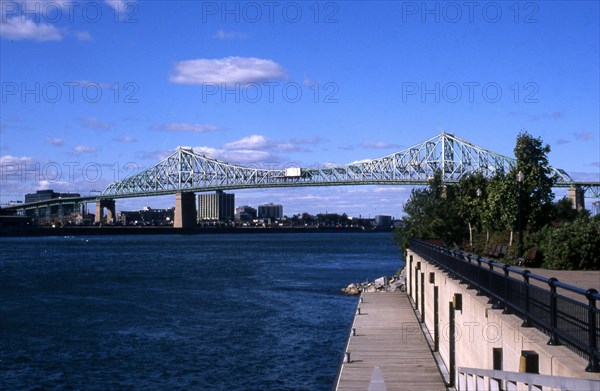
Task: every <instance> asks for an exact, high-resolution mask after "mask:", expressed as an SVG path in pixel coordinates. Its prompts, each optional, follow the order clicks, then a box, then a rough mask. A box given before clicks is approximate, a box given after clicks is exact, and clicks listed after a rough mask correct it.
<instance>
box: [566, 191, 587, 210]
mask: <svg viewBox="0 0 600 391" xmlns="http://www.w3.org/2000/svg"><path fill="white" fill-rule="evenodd" d="M584 193H585V191H584V190H583V189H582V188H581V187H579V186H576V187H570V188H569V193H568V194H569V199H570V200H571V204H572V205H573V209H577V210H582V209H585V196H584Z"/></svg>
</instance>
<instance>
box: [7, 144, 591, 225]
mask: <svg viewBox="0 0 600 391" xmlns="http://www.w3.org/2000/svg"><path fill="white" fill-rule="evenodd" d="M515 165H516V160H515V159H514V158H510V157H507V156H503V155H500V154H497V153H495V152H492V151H490V150H487V149H484V148H481V147H478V146H476V145H474V144H471V143H470V142H468V141H466V140H463V139H461V138H459V137H457V136H455V135H453V134H450V133H441V134H439V135H437V136H435V137H432V138H430V139H428V140H426V141H423V142H421V143H419V144H416V145H414V146H412V147H409V148H406V149H404V150H402V151H400V152H396V153H393V154H390V155H387V156H384V157H381V158H378V159H371V160H364V161H360V162H356V163H351V164H347V165H339V166H338V165H335V166H334V165H323V167H313V168H302V167H297V166H287V167H284V168H282V169H260V168H252V167H246V166H241V165H236V164H231V163H228V162H223V161H219V160H217V159H212V158H209V157H207V156H204V155H202V154H199V153H197V152H195V151H194V150H193V149H191V148H184V147H179V148H177V149H176V150H175V151H174V152H173V153H172V154H171V155H169V156H168V157H166V158H165V159H164V160H162V161H160V162H158V163H156V164H155V165H153V166H152V167H149V168H148V169H146V170H144V171H142V172H139V173H137V174H134V175H132V176H130V177H128V178H125V179H124V180H122V181H118V182H114V183H112V184H110V185H108V186H107V187H106V189H105V190H104V191H103V192H102V193H101V194H99V195H96V196H88V197H73V198H63V199H53V200H48V201H41V202H36V203H30V204H20V205H14V206H10V207H8V208H14V209H21V210H28V209H36V208H40V207H52V206H54V207H57V206H60V205H63V204H66V203H78V202H79V203H86V202H91V201H95V202H96V220H97V221H101V220H102V219H103V213H104V212H103V211H104V209H105V208H106V209H108V217H109V219H110V218H111V217H114V215H115V199H118V198H129V197H147V196H158V195H169V194H176V205H175V226H178V227H185V226H188V225H189V224H192V223H193V222H192V219H190V218H189V217H188V218H186V216H188V215H189V213H186V210H188V209H191V208H195V200H194V198H195V197H194V193H197V192H207V191H213V190H234V189H253V188H261V189H262V188H274V187H306V186H342V185H426V184H427V183H428V181H429V179H430V178H431V177H432V176H433V175H434V174H435V173H436V172H440V173H441V175H442V178H443V181H444V182H446V183H456V182H458V181H459V180H460V179H461V178H462V177H464V176H468V175H471V174H474V173H482V174H483V175H485V176H487V177H491V176H494V175H495V174H496V173H500V172H509V171H510V170H511V169H512V168H514V167H515ZM551 175H552V176H553V178H554V181H555V182H554V186H555V187H567V188H569V197H570V198H571V199H572V200H573V201H574V205H575V206H576V207H582V206H583V199H584V194H586V193H588V194H589V195H590V196H592V197H599V196H600V194H599V193H600V182H576V181H574V180H573V179H572V178H571V177H570V176H569V174H567V173H566V172H565V171H564V170H561V169H557V168H552V173H551Z"/></svg>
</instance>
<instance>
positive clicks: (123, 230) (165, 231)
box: [0, 226, 393, 237]
mask: <svg viewBox="0 0 600 391" xmlns="http://www.w3.org/2000/svg"><path fill="white" fill-rule="evenodd" d="M392 231H393V230H392V229H391V228H376V229H362V228H354V227H352V228H316V227H310V228H306V227H298V228H292V227H284V228H280V227H276V228H258V227H250V228H233V227H224V228H215V227H210V228H208V227H196V228H172V227H120V226H104V227H62V228H50V227H38V228H16V227H10V228H9V227H5V228H3V229H1V230H0V237H18V236H88V235H200V234H209V235H214V234H257V233H258V234H263V233H265V234H266V233H350V232H352V233H377V232H392Z"/></svg>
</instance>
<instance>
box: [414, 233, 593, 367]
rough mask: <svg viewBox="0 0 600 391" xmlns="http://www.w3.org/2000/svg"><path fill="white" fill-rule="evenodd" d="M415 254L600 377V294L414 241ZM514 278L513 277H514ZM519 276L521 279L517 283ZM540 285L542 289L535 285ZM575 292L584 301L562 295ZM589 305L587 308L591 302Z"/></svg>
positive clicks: (527, 271)
mask: <svg viewBox="0 0 600 391" xmlns="http://www.w3.org/2000/svg"><path fill="white" fill-rule="evenodd" d="M409 249H410V250H412V251H414V252H415V253H416V254H418V255H419V256H421V257H422V258H424V259H425V260H427V261H428V262H431V263H433V264H435V265H436V266H439V267H440V268H442V269H443V270H445V271H446V272H447V273H448V274H449V275H450V277H452V278H457V279H460V280H462V281H463V282H465V283H466V284H468V285H469V287H470V288H472V289H476V290H477V293H478V294H482V295H486V296H487V297H489V298H490V303H491V304H492V305H493V308H503V309H504V310H505V311H506V312H507V313H513V314H515V315H517V316H519V317H520V318H522V319H523V326H524V327H531V326H533V327H536V328H538V329H539V330H541V331H543V332H544V333H546V334H547V335H549V337H550V338H549V341H548V344H549V345H561V344H564V345H566V346H567V347H569V348H570V349H572V350H573V351H575V352H577V353H579V354H580V355H582V356H584V357H587V358H588V360H589V364H588V366H587V368H586V369H585V370H586V371H587V372H600V351H599V347H600V310H599V309H598V308H597V305H596V304H597V302H598V301H599V300H600V294H599V293H598V291H597V290H595V289H588V290H584V289H581V288H578V287H575V286H572V285H568V284H565V283H562V282H560V281H558V280H557V279H556V278H546V277H542V276H538V275H536V274H533V273H531V272H530V271H529V270H521V269H518V268H514V267H511V266H508V265H505V264H503V263H499V262H494V261H491V260H488V259H485V258H481V257H477V256H475V255H472V254H468V253H465V252H463V251H460V250H451V249H449V248H446V247H440V246H436V245H433V244H430V243H427V242H424V241H420V240H416V239H412V240H411V241H410V243H409ZM511 274H512V276H511ZM513 276H518V277H517V278H514V277H513ZM531 280H536V281H540V282H542V283H544V284H547V285H548V288H542V287H539V286H536V285H533V284H532V283H531ZM557 289H561V290H564V291H568V292H572V293H574V294H575V295H576V297H577V296H579V297H581V300H582V301H579V300H575V299H572V298H570V297H567V296H564V295H562V294H560V293H558V292H557ZM586 302H587V303H586Z"/></svg>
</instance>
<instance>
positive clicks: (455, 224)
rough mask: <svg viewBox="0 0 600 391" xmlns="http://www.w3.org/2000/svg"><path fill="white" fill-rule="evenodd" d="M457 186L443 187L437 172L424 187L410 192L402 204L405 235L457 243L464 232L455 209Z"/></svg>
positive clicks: (444, 185)
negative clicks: (405, 228)
mask: <svg viewBox="0 0 600 391" xmlns="http://www.w3.org/2000/svg"><path fill="white" fill-rule="evenodd" d="M456 193H457V186H455V185H450V184H444V183H443V181H442V175H441V173H440V172H437V173H436V174H435V175H434V176H433V178H432V179H431V180H430V181H429V186H428V187H426V188H418V189H413V190H412V192H411V195H410V198H409V199H408V201H407V202H406V203H405V204H404V213H405V214H406V216H405V217H404V221H405V222H406V223H407V230H408V232H407V235H408V236H409V237H419V238H422V239H431V238H435V239H443V240H444V241H446V242H449V243H452V242H460V241H462V238H463V235H464V233H465V232H466V227H465V226H464V224H462V220H461V217H460V215H459V212H458V208H456V203H457V194H456Z"/></svg>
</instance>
